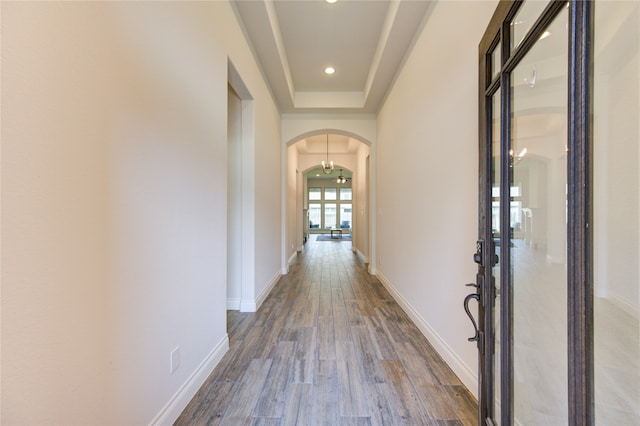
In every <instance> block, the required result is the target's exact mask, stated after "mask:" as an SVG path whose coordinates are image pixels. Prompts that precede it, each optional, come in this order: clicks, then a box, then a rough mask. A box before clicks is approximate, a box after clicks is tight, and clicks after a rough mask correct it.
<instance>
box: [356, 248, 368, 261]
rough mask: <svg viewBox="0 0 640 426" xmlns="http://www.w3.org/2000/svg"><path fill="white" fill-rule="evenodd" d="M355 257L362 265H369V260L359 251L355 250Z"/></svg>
mask: <svg viewBox="0 0 640 426" xmlns="http://www.w3.org/2000/svg"><path fill="white" fill-rule="evenodd" d="M356 255H357V256H358V258H359V259H360V260H361V261H362V263H369V258H368V257H367V256H365V255H364V254H362V252H361V251H360V250H359V249H356Z"/></svg>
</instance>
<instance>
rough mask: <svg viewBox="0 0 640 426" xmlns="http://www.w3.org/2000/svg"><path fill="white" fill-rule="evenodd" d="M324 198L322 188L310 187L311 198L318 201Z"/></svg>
mask: <svg viewBox="0 0 640 426" xmlns="http://www.w3.org/2000/svg"><path fill="white" fill-rule="evenodd" d="M321 199H322V192H321V190H320V188H309V200H311V201H316V200H321Z"/></svg>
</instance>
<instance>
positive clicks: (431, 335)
mask: <svg viewBox="0 0 640 426" xmlns="http://www.w3.org/2000/svg"><path fill="white" fill-rule="evenodd" d="M376 277H377V278H378V279H379V280H380V282H381V283H382V285H383V286H384V287H385V288H386V289H387V291H389V293H391V296H393V298H394V299H395V300H396V302H398V304H399V305H400V307H402V309H403V310H404V311H405V312H406V313H407V315H409V317H410V318H411V320H412V321H413V322H414V323H415V324H416V325H417V326H418V328H419V329H420V331H422V334H424V336H425V337H426V338H427V339H428V340H429V342H430V343H431V344H432V345H433V347H434V348H435V350H436V351H437V352H438V353H439V354H440V356H441V357H442V358H443V359H444V361H445V362H446V363H447V364H448V365H449V367H451V369H452V370H453V372H454V373H455V374H456V375H457V376H458V378H459V379H460V381H461V382H462V383H463V384H464V385H465V386H466V387H467V389H469V391H470V392H471V393H472V394H473V395H474V396H475V397H476V398H477V397H478V376H477V374H476V373H474V371H473V370H472V369H471V368H469V366H467V364H465V363H464V362H463V361H462V359H460V357H459V356H458V355H457V354H456V353H455V352H454V351H453V349H451V347H450V346H449V345H448V344H447V342H446V341H445V340H444V339H443V338H442V337H440V335H439V334H438V333H437V332H436V331H435V330H434V329H433V328H431V326H430V325H429V323H428V322H427V321H426V320H425V319H424V318H423V317H422V316H421V315H420V314H419V313H418V312H417V311H416V310H415V309H414V308H413V306H411V303H409V301H407V299H405V298H404V297H403V296H402V295H401V294H400V292H399V291H398V289H396V288H395V286H394V285H393V284H391V282H390V281H389V280H388V279H387V278H386V277H385V276H384V274H383V273H382V272H380V270H378V271H377V274H376Z"/></svg>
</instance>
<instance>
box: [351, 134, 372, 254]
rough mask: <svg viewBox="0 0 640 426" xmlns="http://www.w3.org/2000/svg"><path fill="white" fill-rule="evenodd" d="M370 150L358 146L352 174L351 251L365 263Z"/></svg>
mask: <svg viewBox="0 0 640 426" xmlns="http://www.w3.org/2000/svg"><path fill="white" fill-rule="evenodd" d="M370 152H371V149H370V148H369V146H367V145H365V144H360V146H359V147H358V152H357V153H356V163H357V166H356V169H355V171H354V174H353V198H354V200H355V203H354V206H353V226H354V229H353V249H354V251H356V252H358V253H359V254H360V256H362V258H363V259H364V261H365V262H368V261H369V232H370V231H369V211H368V208H367V206H368V205H369V200H368V197H369V191H370V185H371V184H370V183H369V182H367V158H368V157H369V154H370Z"/></svg>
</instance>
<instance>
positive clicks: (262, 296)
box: [256, 273, 282, 310]
mask: <svg viewBox="0 0 640 426" xmlns="http://www.w3.org/2000/svg"><path fill="white" fill-rule="evenodd" d="M281 276H282V274H280V273H276V274H275V275H274V276H273V277H272V278H271V280H270V281H269V283H268V284H267V285H266V287H265V288H263V289H262V291H261V292H260V294H259V295H258V297H257V298H256V310H258V309H260V305H262V302H264V300H265V299H266V298H267V296H268V295H269V293H271V290H273V287H275V285H276V284H277V283H278V281H279V280H280V277H281Z"/></svg>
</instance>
